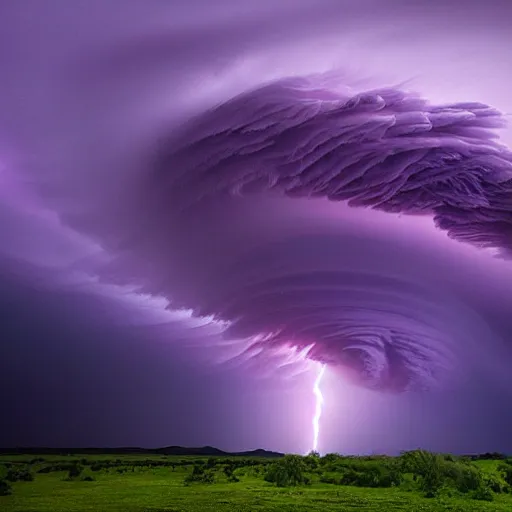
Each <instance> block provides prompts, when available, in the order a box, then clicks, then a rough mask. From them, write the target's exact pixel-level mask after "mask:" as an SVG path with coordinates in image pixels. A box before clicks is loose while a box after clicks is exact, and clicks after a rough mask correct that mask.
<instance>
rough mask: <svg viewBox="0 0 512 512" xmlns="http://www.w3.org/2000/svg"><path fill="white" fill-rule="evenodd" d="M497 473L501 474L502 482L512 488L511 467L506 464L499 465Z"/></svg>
mask: <svg viewBox="0 0 512 512" xmlns="http://www.w3.org/2000/svg"><path fill="white" fill-rule="evenodd" d="M498 471H499V473H500V474H501V476H502V478H503V480H505V482H506V483H507V484H508V485H510V486H512V465H510V464H508V463H506V464H500V465H499V466H498Z"/></svg>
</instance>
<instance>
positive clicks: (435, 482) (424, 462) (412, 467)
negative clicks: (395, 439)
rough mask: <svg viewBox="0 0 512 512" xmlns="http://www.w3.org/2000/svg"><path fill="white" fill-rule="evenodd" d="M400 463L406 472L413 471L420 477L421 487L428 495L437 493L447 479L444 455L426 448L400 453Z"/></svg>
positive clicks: (430, 496) (431, 495)
mask: <svg viewBox="0 0 512 512" xmlns="http://www.w3.org/2000/svg"><path fill="white" fill-rule="evenodd" d="M400 464H401V468H402V471H403V472H404V473H413V474H415V475H417V476H419V477H420V488H421V490H422V491H423V492H424V493H425V496H426V497H429V498H432V497H434V496H436V495H437V493H438V492H439V490H440V489H441V487H443V485H444V483H445V481H446V464H448V463H447V462H446V461H445V460H444V459H443V457H441V456H440V455H438V454H435V453H430V452H427V451H425V450H413V451H410V452H404V453H402V454H401V455H400Z"/></svg>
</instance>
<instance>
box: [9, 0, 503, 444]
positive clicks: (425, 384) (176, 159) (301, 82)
mask: <svg viewBox="0 0 512 512" xmlns="http://www.w3.org/2000/svg"><path fill="white" fill-rule="evenodd" d="M43 4H45V5H43ZM171 4H172V5H171ZM214 4H215V5H214ZM384 4H386V5H384ZM412 4H414V5H412ZM490 4H492V5H493V8H492V9H491V6H490ZM461 13H463V14H461ZM510 14H512V11H511V6H510V5H509V4H505V3H501V2H499V1H497V0H496V1H494V0H493V1H491V2H489V5H488V6H483V5H482V4H481V3H479V2H476V1H470V2H465V3H460V2H450V3H449V5H448V3H446V2H440V1H437V0H433V1H430V2H427V1H426V0H425V1H423V0H421V1H419V2H413V3H410V2H405V1H402V0H393V1H390V2H386V3H384V2H376V1H375V0H361V1H359V2H356V1H354V2H351V1H348V0H342V1H334V0H332V1H331V0H315V1H308V0H302V1H298V2H292V1H288V0H282V1H278V2H274V1H273V2H270V1H266V0H263V1H261V2H258V4H257V5H249V4H247V5H246V4H243V5H242V4H241V3H236V2H234V1H231V0H223V1H221V2H216V3H215V2H214V3H208V2H202V1H200V0H190V1H189V2H160V1H158V0H152V1H146V2H144V1H135V0H124V1H123V2H121V1H117V0H111V2H101V1H99V0H90V1H89V2H80V1H77V2H76V3H73V6H72V7H71V3H69V2H66V1H64V0H51V1H48V2H37V1H31V0H24V1H19V2H14V0H13V1H11V2H5V3H4V4H3V5H2V6H1V7H0V69H1V70H2V76H3V78H2V80H1V81H0V155H1V157H0V160H1V161H0V230H1V234H2V240H3V243H2V245H1V247H0V277H1V279H2V283H3V288H4V289H5V296H6V297H11V296H13V297H14V296H18V295H19V296H20V297H23V300H22V299H20V301H21V300H22V302H23V303H26V302H27V300H26V299H25V298H24V297H26V296H30V294H31V293H33V295H34V297H36V296H37V297H38V300H42V299H41V297H47V301H48V303H47V304H45V305H44V307H43V310H44V311H45V312H47V311H50V310H51V311H53V312H55V313H54V314H55V315H56V316H58V312H59V311H60V310H61V308H62V307H63V306H62V304H63V303H66V307H65V311H67V312H68V313H66V314H67V316H68V317H69V318H68V319H67V320H66V322H68V321H69V323H70V324H72V323H73V322H76V325H78V326H82V325H84V322H85V323H87V324H90V325H91V326H97V328H98V329H99V330H100V331H101V330H104V331H105V332H107V331H108V332H109V333H110V332H114V331H115V332H116V333H117V334H115V335H114V334H113V335H112V336H113V337H116V336H117V337H118V338H119V339H122V338H123V337H124V336H126V335H127V332H129V333H130V334H129V336H130V337H133V338H137V339H139V340H143V343H144V344H145V345H147V346H158V345H159V344H161V343H162V344H168V345H172V346H173V350H175V351H176V353H177V352H180V351H182V354H187V355H186V356H185V355H184V356H183V359H186V358H187V357H188V358H189V359H190V360H194V361H196V362H197V361H200V362H201V365H204V366H205V367H207V368H209V369H210V370H209V371H212V372H218V374H219V375H220V374H222V375H224V376H226V375H231V376H233V378H235V377H234V376H235V375H236V376H237V377H236V378H237V379H239V382H242V383H244V385H245V386H247V388H246V389H247V390H249V389H250V390H253V388H254V383H255V382H256V381H257V379H260V377H268V379H270V381H271V382H273V383H274V384H275V389H278V388H279V386H280V385H282V383H283V382H285V381H286V383H287V384H288V383H289V382H298V383H299V384H297V388H296V389H299V390H301V391H303V390H304V389H306V391H307V392H309V391H310V390H311V385H312V384H311V383H312V381H311V372H309V373H308V371H307V370H309V369H311V366H314V367H315V368H316V367H317V366H318V365H317V363H324V364H326V365H327V366H326V367H327V371H326V377H325V378H324V380H323V385H324V386H331V388H332V389H334V388H336V386H339V388H340V389H345V391H344V393H345V395H343V393H341V394H340V396H339V397H338V396H335V397H333V396H330V394H329V390H328V389H327V390H326V392H325V394H326V396H327V398H326V404H330V405H329V407H330V414H332V415H334V414H335V409H336V406H335V405H333V402H335V403H337V404H341V403H342V402H343V401H346V402H347V403H348V404H349V405H350V406H351V407H353V410H356V405H354V404H356V402H357V400H358V399H357V398H356V397H363V398H361V400H363V401H365V403H368V404H371V403H374V402H372V401H376V400H388V401H389V404H396V403H400V404H402V405H401V407H409V409H411V408H414V407H415V403H416V402H414V400H416V399H411V398H410V397H411V396H419V395H420V394H419V393H416V392H417V391H423V390H428V391H429V395H428V396H431V397H436V398H432V399H431V400H432V401H433V402H435V403H436V404H438V403H443V406H442V407H444V409H445V410H452V409H453V407H451V406H450V405H449V404H448V402H443V400H448V399H447V398H446V396H448V395H444V396H443V397H442V398H440V395H439V393H440V392H441V393H452V392H453V393H461V394H462V395H464V397H465V398H464V400H466V402H465V403H466V404H470V405H472V400H473V397H474V396H477V395H478V393H481V394H482V396H484V397H485V393H486V392H487V391H486V390H487V389H489V390H492V391H489V394H490V395H492V396H495V395H500V396H501V395H503V396H505V397H508V398H507V400H510V396H509V389H511V388H510V385H511V381H510V373H509V365H510V362H511V360H512V352H511V348H512V345H511V343H512V339H511V336H512V323H511V320H510V311H512V258H511V256H512V151H511V149H510V147H511V144H512V138H511V131H510V129H509V126H508V123H507V115H508V114H509V113H510V112H511V111H512V96H511V95H510V93H509V90H508V85H507V84H508V83H509V81H510V77H511V74H512V70H511V69H510V65H509V64H508V62H509V59H508V48H509V47H510V42H511V41H510V40H511V36H510V35H509V31H508V30H507V29H508V28H509V27H508V25H507V23H505V21H504V20H506V19H509V16H510ZM462 17H464V20H465V22H464V23H463V24H461V22H460V20H461V19H462ZM507 66H508V67H507ZM17 286H19V287H20V290H22V292H19V293H18V294H17V292H11V290H14V289H16V287H17ZM0 299H1V297H0ZM9 300H10V299H6V300H5V303H6V304H7V303H9ZM29 302H30V301H29ZM35 302H36V301H35ZM35 302H34V303H35ZM34 307H35V306H34ZM70 311H72V313H70ZM52 314H53V313H52ZM42 316H46V313H45V314H44V315H42ZM49 316H51V315H49ZM75 317H76V318H75ZM52 318H53V317H52ZM70 319H73V321H71V320H70ZM80 329H81V327H80ZM109 336H110V334H109ZM123 339H124V338H123ZM102 342H104V343H105V344H106V345H108V343H109V341H108V339H106V340H104V341H102ZM70 343H72V342H70ZM12 345H13V346H14V345H15V343H14V342H13V344H12ZM115 346H116V347H118V346H122V343H118V344H115ZM34 347H35V344H34ZM13 350H14V349H13ZM34 350H36V348H34ZM41 350H42V349H41ZM148 350H153V349H148ZM50 352H51V351H50ZM0 359H1V358H0ZM5 360H7V356H6V358H5ZM176 360H177V359H176ZM313 363H314V364H313ZM169 364H170V365H172V361H170V362H169ZM176 364H177V363H176ZM180 364H181V363H180ZM197 364H199V363H197ZM91 367H92V366H91ZM174 371H175V372H176V374H178V373H179V369H178V368H177V366H176V368H175V370H174ZM148 372H149V373H151V370H150V369H149V370H148ZM0 373H1V372H0ZM226 378H227V377H226ZM308 379H309V380H308ZM173 382H179V379H178V378H176V380H175V381H173ZM258 382H260V383H261V382H262V381H261V380H258ZM477 382H478V383H479V382H482V383H483V382H486V384H485V385H484V384H482V389H480V388H479V389H478V390H477V391H475V389H474V388H475V386H476V387H478V386H479V385H478V386H477V384H476V383H477ZM261 385H262V386H263V384H261ZM290 385H291V386H292V387H293V384H290ZM345 385H346V386H349V388H347V389H350V392H347V391H346V388H343V386H345ZM485 386H487V387H485ZM164 387H165V386H164ZM484 387H485V390H484ZM273 389H274V388H273ZM454 390H455V391H454ZM374 391H379V392H380V393H374ZM251 392H252V391H251ZM276 393H277V391H276ZM436 393H437V394H436ZM341 395H343V396H341ZM241 396H242V395H241ZM376 396H378V397H380V398H378V399H377V398H375V397H376ZM421 396H426V395H424V394H421ZM449 396H452V395H449ZM453 396H455V395H453ZM457 396H459V395H457ZM478 396H480V395H478ZM352 397H353V398H352ZM468 397H469V398H468ZM243 400H245V399H243V398H240V401H243ZM394 400H396V401H399V402H393V401H394ZM418 400H419V399H418ZM424 400H428V399H427V398H424ZM464 400H460V402H461V403H462V402H464ZM485 400H486V399H485V398H483V399H482V401H483V402H485ZM454 401H455V399H454ZM413 402H414V403H413ZM456 402H457V403H459V401H456ZM379 403H380V402H379ZM383 403H384V402H382V403H380V405H376V406H375V407H371V406H369V407H368V410H369V411H370V409H371V411H380V412H374V414H380V415H381V416H379V417H384V416H385V412H383V411H386V410H388V409H386V408H385V407H384V406H383V405H382V404H383ZM386 403H388V402H386ZM418 403H419V402H418ZM403 404H407V406H406V405H403ZM411 404H412V405H411ZM447 404H448V405H447ZM340 407H341V405H340ZM390 407H391V406H390ZM393 407H394V405H393ZM396 407H398V406H396ZM432 407H434V408H435V406H432ZM461 407H462V405H461ZM468 407H469V406H468ZM298 409H300V408H298ZM278 410H279V406H276V411H278ZM351 410H352V409H351ZM468 410H469V409H468ZM340 411H341V412H340ZM338 413H339V415H340V416H347V417H349V416H350V414H347V413H346V411H344V412H343V411H342V409H341V408H340V409H339V411H338ZM367 414H370V412H368V413H367ZM372 414H373V412H372ZM461 414H462V413H461ZM297 415H300V413H299V412H297ZM304 416H305V417H306V421H308V422H309V420H310V416H311V415H310V412H307V411H306V412H305V413H304ZM397 416H399V415H397ZM491 416H492V414H489V417H491ZM328 418H329V414H328V413H327V412H326V413H325V414H324V415H323V416H322V421H328ZM365 418H366V417H365ZM295 420H296V418H295ZM247 421H248V420H247ZM301 421H302V419H301V420H300V421H299V420H297V423H299V422H301ZM383 421H384V420H383ZM370 424H371V422H368V421H366V420H365V419H363V420H360V422H359V425H363V427H361V429H362V430H361V429H359V428H356V427H354V428H355V430H354V432H356V431H357V436H359V433H360V432H362V431H363V430H364V428H366V427H365V426H364V425H370ZM307 426H309V423H308V425H307ZM304 428H307V427H304ZM345 428H349V426H347V425H345ZM368 428H369V427H368ZM404 428H405V427H404ZM425 428H426V427H425ZM418 429H420V430H421V428H420V427H418ZM334 430H336V429H333V432H334ZM389 431H390V432H394V431H396V429H393V428H392V427H390V429H389ZM490 431H491V430H489V432H490ZM368 432H369V431H368ZM337 435H338V433H337V432H334V433H332V435H331V437H332V439H334V438H336V436H337ZM347 435H348V434H347ZM368 435H370V434H368ZM372 435H373V434H372ZM390 435H391V434H390ZM422 435H423V434H422ZM428 435H429V434H428V433H426V432H425V433H424V436H426V437H428ZM469 435H470V434H468V436H469ZM489 435H490V437H492V436H491V434H489ZM475 436H477V434H475V435H474V436H473V437H472V439H474V438H475ZM285 437H286V436H285ZM306 437H307V438H308V439H309V434H307V435H306ZM286 438H287V437H286ZM410 439H412V438H410ZM468 439H469V437H468ZM398 441H400V439H397V440H396V443H395V444H394V445H393V446H396V445H397V443H398ZM163 442H165V441H163ZM177 442H179V441H177ZM199 442H201V441H199ZM300 442H301V441H296V444H300ZM361 442H362V441H361ZM411 442H412V441H411ZM354 443H355V444H354V446H356V445H357V446H359V444H358V441H357V440H356V441H354ZM391 444H393V443H390V444H389V446H391ZM384 445H386V443H385V442H384V441H383V446H384ZM386 446H388V445H386ZM269 447H271V448H272V447H273V446H269ZM242 448H246V447H245V446H243V447H242ZM275 448H277V449H280V448H279V447H278V446H276V447H275ZM334 448H335V449H338V447H334ZM399 448H400V449H405V448H407V447H406V446H400V447H399Z"/></svg>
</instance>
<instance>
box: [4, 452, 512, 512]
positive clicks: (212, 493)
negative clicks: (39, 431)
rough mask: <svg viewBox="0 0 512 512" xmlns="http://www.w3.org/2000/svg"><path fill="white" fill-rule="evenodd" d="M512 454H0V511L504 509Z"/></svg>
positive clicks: (510, 505) (510, 499)
mask: <svg viewBox="0 0 512 512" xmlns="http://www.w3.org/2000/svg"><path fill="white" fill-rule="evenodd" d="M511 486H512V459H504V458H503V459H499V458H496V457H495V458H492V459H490V458H480V459H478V460H474V459H471V458H467V457H454V456H451V455H437V454H431V453H429V452H424V451H414V452H407V453H404V454H402V455H401V456H400V457H384V456H382V457H381V456H373V457H343V456H339V455H335V454H330V455H326V456H323V457H319V456H318V455H316V454H312V455H309V456H306V457H300V456H296V455H288V456H285V457H274V458H272V457H256V456H240V455H239V456H230V455H217V456H201V455H181V456H179V455H162V454H150V455H148V454H147V453H146V454H142V453H139V454H134V453H130V454H124V455H121V454H112V453H110V454H105V455H101V454H98V453H91V452H89V453H87V454H76V453H75V454H70V455H64V454H60V455H57V454H48V453H47V454H44V455H35V454H33V453H32V454H28V455H27V454H25V455H21V454H5V455H0V510H1V511H2V512H50V511H51V512H75V511H76V512H78V511H91V512H92V511H94V512H103V511H105V512H108V511H123V512H143V511H145V512H164V511H165V512H181V511H183V512H185V511H187V512H196V511H197V512H202V511H214V512H222V511H226V512H228V511H229V512H235V511H240V512H242V511H253V510H254V511H275V512H278V511H279V512H291V511H298V512H314V511H319V512H320V511H322V512H329V511H351V510H352V511H358V512H364V511H379V512H386V511H404V512H405V511H407V512H416V511H418V512H420V511H422V512H430V511H432V512H434V511H444V510H447V511H453V512H464V511H475V512H476V511H479V512H480V511H481V512H485V511H503V512H505V511H508V512H510V511H512V490H511Z"/></svg>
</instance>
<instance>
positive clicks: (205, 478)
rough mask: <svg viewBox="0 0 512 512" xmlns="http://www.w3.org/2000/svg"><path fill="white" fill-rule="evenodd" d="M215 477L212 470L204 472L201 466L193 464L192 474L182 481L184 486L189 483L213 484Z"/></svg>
mask: <svg viewBox="0 0 512 512" xmlns="http://www.w3.org/2000/svg"><path fill="white" fill-rule="evenodd" d="M214 481H215V476H214V473H213V471H212V470H205V469H204V467H203V465H199V464H195V465H194V468H193V469H192V473H191V474H190V475H187V476H186V477H185V479H184V480H183V483H184V484H185V485H189V484H191V483H194V482H195V483H201V484H213V482H214Z"/></svg>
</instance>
